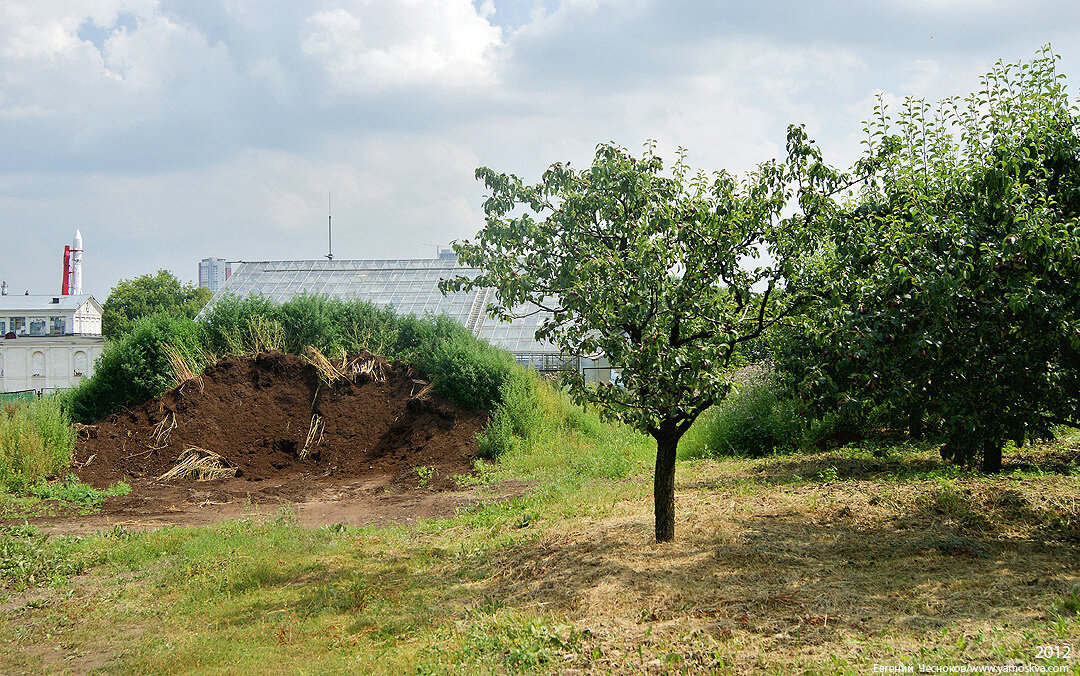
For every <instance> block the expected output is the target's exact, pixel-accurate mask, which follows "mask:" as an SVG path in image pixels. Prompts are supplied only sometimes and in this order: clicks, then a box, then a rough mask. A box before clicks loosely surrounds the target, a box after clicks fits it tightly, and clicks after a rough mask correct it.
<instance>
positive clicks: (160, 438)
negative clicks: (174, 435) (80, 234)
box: [154, 411, 177, 448]
mask: <svg viewBox="0 0 1080 676" xmlns="http://www.w3.org/2000/svg"><path fill="white" fill-rule="evenodd" d="M176 427H177V425H176V413H175V412H173V411H169V414H168V415H167V416H165V417H164V418H162V419H161V421H160V422H159V423H158V424H156V425H154V443H155V444H156V445H157V447H158V448H164V447H165V445H166V444H168V443H169V433H170V432H172V431H173V430H174V429H176Z"/></svg>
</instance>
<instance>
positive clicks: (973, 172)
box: [779, 49, 1080, 472]
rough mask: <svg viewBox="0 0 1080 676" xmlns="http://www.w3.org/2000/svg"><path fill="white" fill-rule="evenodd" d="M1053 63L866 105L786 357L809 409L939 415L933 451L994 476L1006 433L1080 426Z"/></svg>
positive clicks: (1068, 130)
mask: <svg viewBox="0 0 1080 676" xmlns="http://www.w3.org/2000/svg"><path fill="white" fill-rule="evenodd" d="M1055 60H1056V57H1055V56H1054V55H1053V54H1052V53H1051V52H1050V51H1049V49H1046V50H1044V51H1043V52H1042V53H1041V54H1040V55H1039V56H1038V58H1036V59H1035V60H1034V61H1032V62H1030V63H1021V64H1014V65H1003V64H1001V63H999V64H998V65H997V67H995V68H994V70H993V71H991V72H990V73H989V74H987V75H986V76H984V77H983V78H982V81H981V85H982V86H981V88H980V91H978V92H976V93H974V94H972V95H970V96H968V97H966V98H963V99H960V98H955V99H947V100H945V101H942V102H940V103H938V104H937V105H930V104H928V103H926V102H924V101H921V100H908V101H906V102H905V103H904V104H903V105H902V107H901V109H900V110H899V112H898V113H897V114H893V113H891V112H890V111H889V110H888V109H887V107H886V106H885V105H884V104H883V103H882V104H880V105H879V106H878V107H877V108H876V110H875V117H874V119H873V120H871V121H870V122H869V123H868V124H867V128H866V131H867V139H866V153H865V156H864V158H863V159H862V160H861V161H860V162H859V165H858V167H857V173H858V174H859V175H860V177H861V178H862V179H864V183H863V188H862V190H861V192H860V193H859V194H858V195H856V196H854V198H853V199H851V200H850V201H848V202H847V203H846V204H844V205H843V206H842V207H839V208H837V209H835V210H834V211H833V212H831V213H830V214H829V217H828V218H827V219H824V220H823V221H822V222H821V225H822V228H821V233H822V236H821V239H820V240H818V243H817V247H816V249H815V251H816V253H817V261H818V265H817V266H816V267H814V268H810V267H807V268H806V269H805V270H804V272H805V273H807V274H806V275H804V277H803V278H802V279H801V280H800V281H799V283H798V285H799V286H801V287H803V288H808V289H810V288H813V289H817V292H816V293H815V294H814V297H815V300H814V302H813V303H812V304H809V305H808V306H807V311H806V312H805V313H804V314H803V315H802V317H801V319H802V321H803V322H804V324H803V327H802V330H801V331H798V332H795V333H793V334H789V335H788V339H787V340H786V341H784V342H783V345H784V347H783V348H782V349H781V351H780V359H779V362H780V363H781V365H782V366H785V367H786V370H787V371H788V373H789V374H794V380H796V381H798V383H799V385H800V387H801V389H802V392H803V393H804V395H806V396H807V397H808V398H809V399H810V400H812V401H815V402H817V404H818V405H819V406H821V407H823V408H829V407H840V408H850V409H856V410H858V409H865V408H868V407H872V406H878V407H880V406H884V407H887V408H891V409H892V411H893V413H894V414H895V415H896V416H897V417H898V418H899V419H900V420H901V421H903V422H904V423H905V424H907V425H909V426H910V427H911V429H912V430H913V431H917V430H918V429H919V428H920V427H921V424H922V421H923V420H924V419H928V420H932V421H933V422H934V424H935V425H937V426H938V427H939V429H940V431H941V432H942V433H943V435H944V441H945V445H944V447H943V450H942V455H943V457H945V458H946V459H948V460H953V461H957V462H961V463H965V464H968V463H974V462H976V461H977V460H981V462H982V468H983V469H984V470H985V471H990V472H993V471H997V470H998V469H1000V467H1001V462H1002V448H1003V446H1004V444H1005V442H1006V441H1008V440H1015V441H1016V442H1018V443H1021V442H1023V441H1024V440H1025V439H1027V438H1031V437H1046V436H1048V435H1050V434H1051V433H1052V429H1053V427H1054V426H1055V425H1058V424H1070V425H1074V426H1075V425H1077V424H1080V134H1078V128H1080V127H1078V119H1077V116H1076V111H1075V109H1074V108H1073V107H1072V106H1071V105H1070V104H1069V101H1068V98H1067V96H1066V93H1065V89H1064V85H1063V82H1062V80H1061V77H1060V76H1059V75H1058V74H1057V72H1056V70H1055Z"/></svg>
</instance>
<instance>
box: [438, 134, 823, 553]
mask: <svg viewBox="0 0 1080 676" xmlns="http://www.w3.org/2000/svg"><path fill="white" fill-rule="evenodd" d="M789 149H790V150H793V151H794V152H793V156H799V157H802V158H803V160H802V162H803V164H804V165H805V164H806V162H807V161H808V160H807V159H806V158H809V159H810V160H813V159H814V157H815V155H814V152H815V151H813V149H811V148H810V147H809V146H808V144H807V143H806V138H805V135H804V134H803V133H802V131H801V130H800V129H794V130H792V134H791V137H790V141H789ZM476 176H477V178H478V179H482V180H483V181H484V183H485V185H486V186H487V188H488V189H489V190H490V191H491V195H490V197H488V198H487V200H486V201H485V203H484V212H485V214H486V226H485V227H484V229H483V230H482V231H481V232H480V233H479V234H478V235H477V238H476V241H475V242H469V241H464V242H459V243H455V244H454V250H455V251H456V252H457V254H458V256H459V257H460V258H461V260H462V261H464V262H465V263H466V264H468V265H471V266H473V267H476V268H480V269H482V270H483V273H482V274H481V275H480V276H478V277H476V278H474V279H466V278H463V277H459V278H457V279H454V280H449V281H445V282H443V284H442V288H443V290H444V291H447V290H460V289H469V288H476V287H494V288H495V290H496V301H495V302H494V303H492V304H490V305H489V306H488V308H487V309H488V311H489V312H490V313H491V314H493V315H494V316H498V317H502V318H504V319H509V318H513V317H516V316H521V315H522V314H524V313H528V312H545V313H547V314H546V315H545V318H544V319H543V320H542V323H541V325H540V328H539V330H538V331H537V333H536V338H537V339H538V340H546V341H550V342H551V343H552V344H554V345H556V346H558V347H559V348H560V349H561V350H562V351H563V352H564V353H565V354H570V355H596V354H602V355H604V356H606V357H607V358H608V359H609V360H610V363H611V364H612V366H613V367H615V368H617V369H619V370H620V371H621V376H620V381H619V385H618V386H612V385H610V384H607V385H588V384H586V383H585V381H584V379H583V378H582V377H581V375H580V374H577V375H576V376H575V377H571V378H570V379H569V381H568V384H569V386H570V388H571V392H572V394H573V395H574V397H575V398H576V399H577V400H578V401H579V402H581V403H585V402H589V403H594V404H597V405H598V406H599V407H600V409H601V411H603V412H605V413H606V414H608V415H610V416H612V417H614V418H617V419H620V420H623V421H625V422H627V423H629V424H631V425H633V426H635V427H637V428H639V429H641V430H643V431H645V432H647V433H648V434H650V435H651V436H652V437H653V438H654V439H655V440H656V447H657V455H656V470H655V476H654V486H653V489H654V509H655V517H656V539H657V541H669V540H672V539H673V538H674V534H675V512H674V490H675V484H674V476H675V456H676V450H677V447H678V444H679V439H680V438H681V437H682V435H683V434H684V433H685V432H686V431H687V430H688V429H689V428H690V426H691V424H693V422H694V420H695V419H696V418H697V417H698V415H699V414H701V413H702V412H703V411H704V410H705V409H707V408H708V407H709V406H711V405H713V404H714V403H716V402H718V401H720V400H722V399H723V398H724V396H725V395H726V394H727V393H728V391H729V390H730V388H731V385H730V382H729V381H728V380H727V378H726V376H727V370H728V367H729V365H730V364H731V363H732V360H733V359H734V358H735V356H736V355H737V350H738V347H739V346H740V345H741V344H743V343H745V342H746V341H749V340H751V339H753V338H754V337H756V336H758V335H760V334H761V332H762V331H763V330H765V329H766V328H767V327H769V326H770V325H771V324H773V323H774V322H776V321H777V319H778V318H779V317H781V316H782V315H783V314H784V313H785V312H786V311H787V309H788V308H789V307H790V305H791V304H790V302H785V301H782V300H781V298H780V297H781V296H782V295H783V294H781V293H780V291H781V289H780V284H781V280H782V278H783V276H784V275H785V273H786V272H787V271H788V270H787V267H786V266H787V262H788V260H789V259H790V258H791V256H790V255H789V254H790V252H792V251H795V250H798V249H799V248H800V247H799V242H798V241H797V240H798V237H797V234H798V233H802V232H804V231H803V230H802V229H801V228H784V227H781V224H780V218H779V213H780V210H781V208H782V207H783V206H784V205H785V204H786V203H787V201H788V199H789V198H790V197H791V191H790V190H789V189H788V185H789V179H790V178H791V172H790V171H789V170H788V168H787V167H786V166H785V165H781V164H776V163H769V164H765V165H762V166H761V167H760V168H759V169H758V171H757V172H756V173H755V174H753V175H752V177H751V178H750V180H749V181H748V182H747V183H746V184H745V185H741V186H740V185H739V184H738V183H737V182H736V180H735V179H734V178H733V177H732V176H731V175H729V174H727V173H722V172H721V173H714V174H706V173H703V172H698V173H691V171H690V168H689V167H688V166H687V165H686V163H685V161H684V158H683V156H682V155H681V154H680V156H679V159H678V160H677V161H676V162H675V164H674V165H673V166H672V167H671V170H670V172H665V171H664V167H663V162H662V161H661V159H660V157H658V156H657V155H656V154H655V152H654V149H653V146H652V145H651V144H650V145H648V146H647V147H646V151H645V153H644V155H643V156H642V157H641V158H635V157H633V156H631V155H630V154H629V153H628V152H627V151H626V150H624V149H622V148H620V147H617V146H614V145H600V146H599V147H598V148H597V151H596V156H595V159H594V160H593V163H592V166H591V167H589V168H588V169H585V170H583V171H574V170H573V169H571V168H570V167H569V166H568V165H564V164H554V165H552V166H551V167H550V168H549V169H548V170H547V171H546V172H545V173H544V174H543V177H542V179H541V181H540V183H538V184H536V185H527V184H525V183H523V182H522V180H521V179H520V178H518V177H517V176H514V175H510V174H500V173H496V172H494V171H492V170H491V169H487V168H480V169H477V171H476ZM807 194H808V195H809V194H817V193H814V192H813V191H810V192H808V193H807ZM788 225H791V223H789V224H788ZM787 301H790V298H789V299H787Z"/></svg>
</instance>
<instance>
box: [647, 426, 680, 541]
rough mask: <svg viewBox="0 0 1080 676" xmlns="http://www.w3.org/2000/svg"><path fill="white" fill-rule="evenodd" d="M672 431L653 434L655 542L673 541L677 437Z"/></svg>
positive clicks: (676, 433) (678, 435)
mask: <svg viewBox="0 0 1080 676" xmlns="http://www.w3.org/2000/svg"><path fill="white" fill-rule="evenodd" d="M680 436H682V435H681V434H679V433H678V432H675V431H673V430H662V431H658V432H656V433H654V434H653V438H654V439H656V472H655V473H654V474H653V514H654V515H655V517H656V541H657V542H671V541H672V540H674V539H675V452H676V451H677V450H678V448H679V437H680Z"/></svg>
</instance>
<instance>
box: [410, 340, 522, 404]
mask: <svg viewBox="0 0 1080 676" xmlns="http://www.w3.org/2000/svg"><path fill="white" fill-rule="evenodd" d="M447 321H449V320H447ZM455 326H457V325H456V324H455ZM433 338H434V340H433V341H432V342H433V343H434V344H432V345H431V346H430V347H428V349H426V350H424V351H422V352H420V353H418V354H417V355H416V357H415V359H416V362H417V363H416V365H417V366H418V367H419V368H420V370H421V371H423V372H424V373H426V374H427V376H428V378H430V379H431V380H432V382H433V383H434V384H435V391H436V392H438V393H439V394H441V395H442V396H444V397H446V398H447V399H450V400H451V401H454V402H455V403H457V404H459V405H460V406H464V407H465V408H479V409H484V410H487V411H492V410H494V409H495V407H496V405H497V404H498V403H499V402H500V401H501V389H502V386H503V383H504V382H506V380H507V379H508V378H509V377H510V373H511V371H512V370H513V369H514V366H515V364H514V358H513V357H512V356H511V355H510V353H508V352H506V351H505V350H500V349H498V348H496V347H492V346H491V345H488V344H487V343H485V342H482V341H479V340H477V339H476V338H474V337H473V336H472V334H470V333H469V332H468V330H466V329H465V328H464V327H461V328H460V330H456V329H455V330H454V331H453V332H452V333H450V334H449V335H440V333H439V332H438V331H436V332H435V334H434V336H433Z"/></svg>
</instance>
